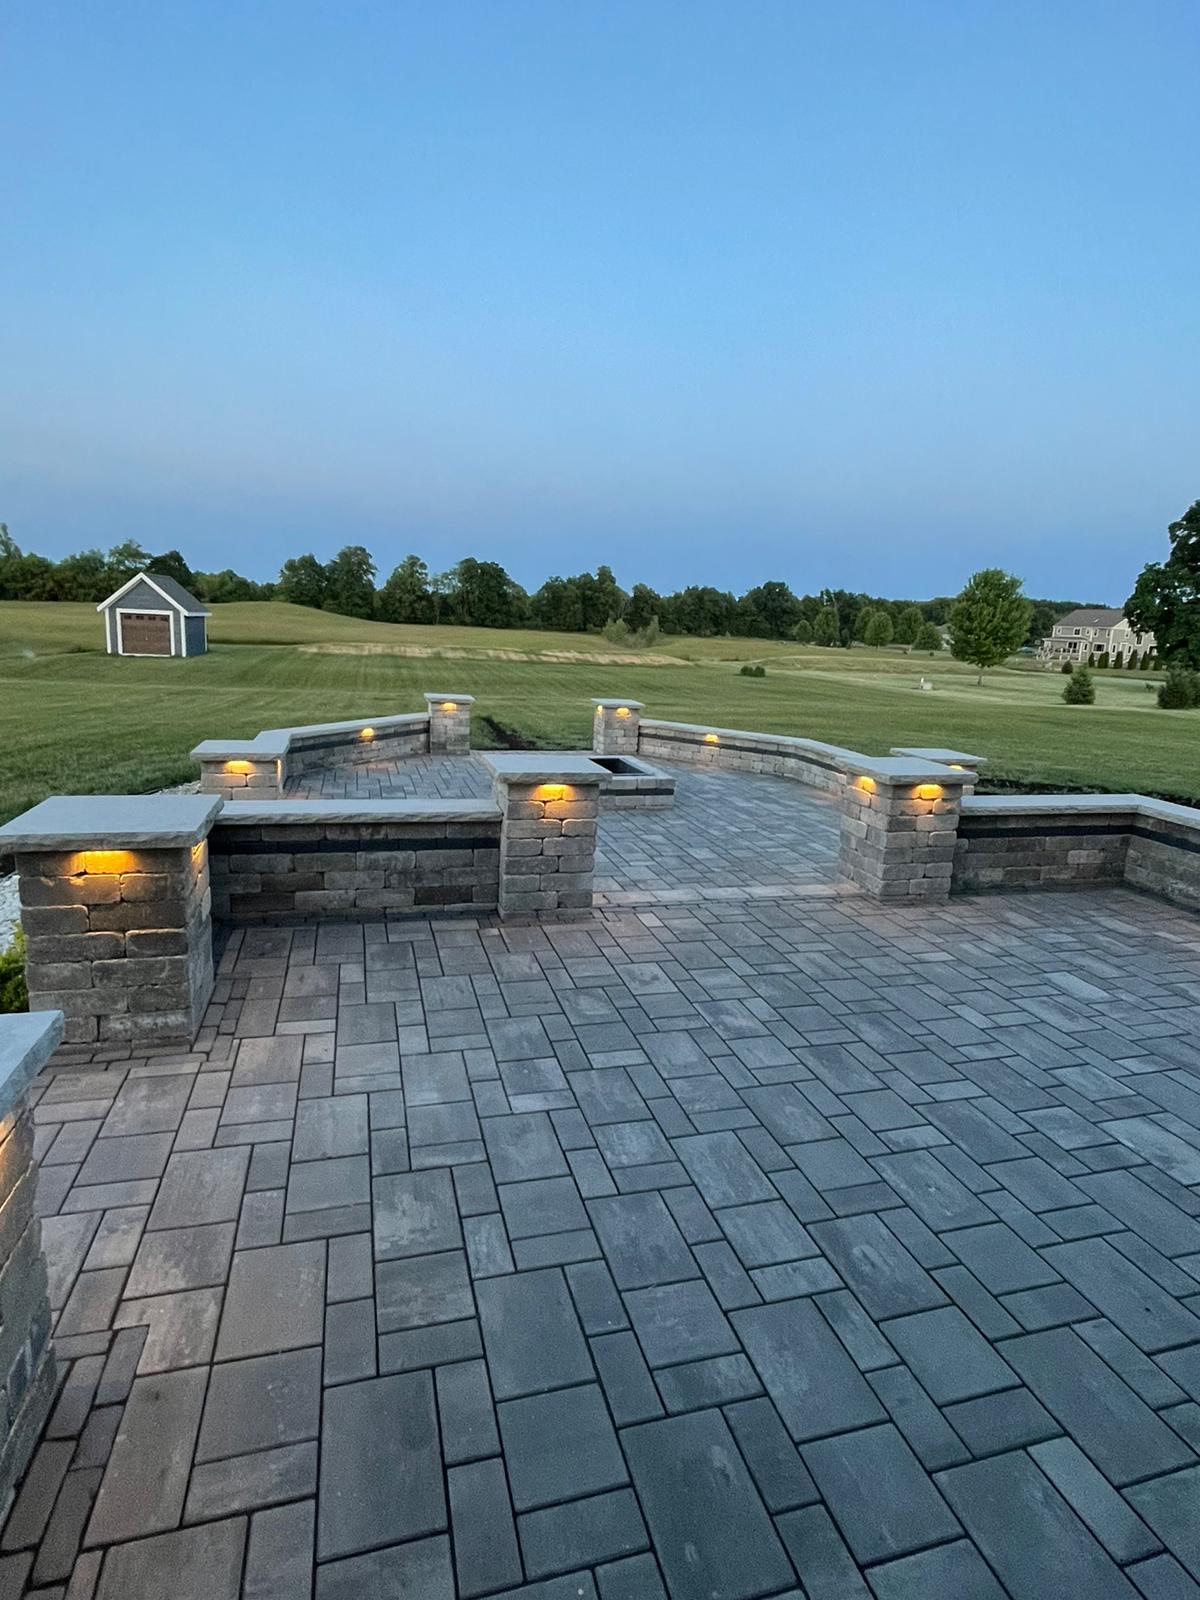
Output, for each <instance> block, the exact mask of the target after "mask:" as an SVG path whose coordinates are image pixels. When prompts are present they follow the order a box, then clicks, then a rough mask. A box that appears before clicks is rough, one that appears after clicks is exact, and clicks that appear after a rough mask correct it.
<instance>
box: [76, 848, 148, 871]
mask: <svg viewBox="0 0 1200 1600" xmlns="http://www.w3.org/2000/svg"><path fill="white" fill-rule="evenodd" d="M84 866H85V868H86V870H87V871H88V872H103V873H114V872H136V871H137V869H138V858H137V856H135V855H134V853H133V851H132V850H88V851H87V852H86V853H85V855H84Z"/></svg>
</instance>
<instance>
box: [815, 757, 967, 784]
mask: <svg viewBox="0 0 1200 1600" xmlns="http://www.w3.org/2000/svg"><path fill="white" fill-rule="evenodd" d="M841 762H842V766H843V767H845V769H846V771H847V772H849V773H852V774H854V775H855V776H857V777H862V778H874V779H875V781H876V782H877V783H941V784H960V783H962V782H963V780H964V779H965V778H966V777H967V776H968V774H967V773H965V772H952V771H951V769H950V768H949V767H947V766H946V765H944V764H943V763H942V762H940V761H922V760H920V759H918V757H916V756H864V755H859V754H858V753H857V752H856V751H854V750H843V751H842V754H841Z"/></svg>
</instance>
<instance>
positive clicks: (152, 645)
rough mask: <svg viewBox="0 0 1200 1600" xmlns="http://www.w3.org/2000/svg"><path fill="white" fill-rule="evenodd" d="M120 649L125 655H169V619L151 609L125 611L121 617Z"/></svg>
mask: <svg viewBox="0 0 1200 1600" xmlns="http://www.w3.org/2000/svg"><path fill="white" fill-rule="evenodd" d="M121 649H122V650H123V651H124V653H125V654H126V655H127V656H169V655H170V654H171V619H170V617H159V616H155V614H154V613H153V612H151V611H126V612H125V613H124V614H123V615H122V617H121Z"/></svg>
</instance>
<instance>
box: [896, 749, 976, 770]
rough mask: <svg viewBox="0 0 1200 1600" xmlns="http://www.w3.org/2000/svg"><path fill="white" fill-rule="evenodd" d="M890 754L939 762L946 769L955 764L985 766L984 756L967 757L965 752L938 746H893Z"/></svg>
mask: <svg viewBox="0 0 1200 1600" xmlns="http://www.w3.org/2000/svg"><path fill="white" fill-rule="evenodd" d="M891 753H892V755H894V756H915V757H916V758H917V759H918V760H919V761H941V762H944V763H945V764H946V766H948V767H952V766H954V765H956V764H957V765H958V766H962V767H982V766H986V765H987V757H986V756H972V755H968V754H967V753H966V751H965V750H945V749H942V748H941V747H940V746H938V745H923V744H894V745H893V746H892V752H891Z"/></svg>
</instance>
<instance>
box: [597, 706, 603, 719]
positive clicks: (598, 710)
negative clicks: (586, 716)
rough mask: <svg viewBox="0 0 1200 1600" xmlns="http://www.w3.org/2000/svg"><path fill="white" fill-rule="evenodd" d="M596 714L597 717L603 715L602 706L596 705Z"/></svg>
mask: <svg viewBox="0 0 1200 1600" xmlns="http://www.w3.org/2000/svg"><path fill="white" fill-rule="evenodd" d="M596 715H597V716H598V717H602V716H603V715H604V707H603V706H597V707H596Z"/></svg>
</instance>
